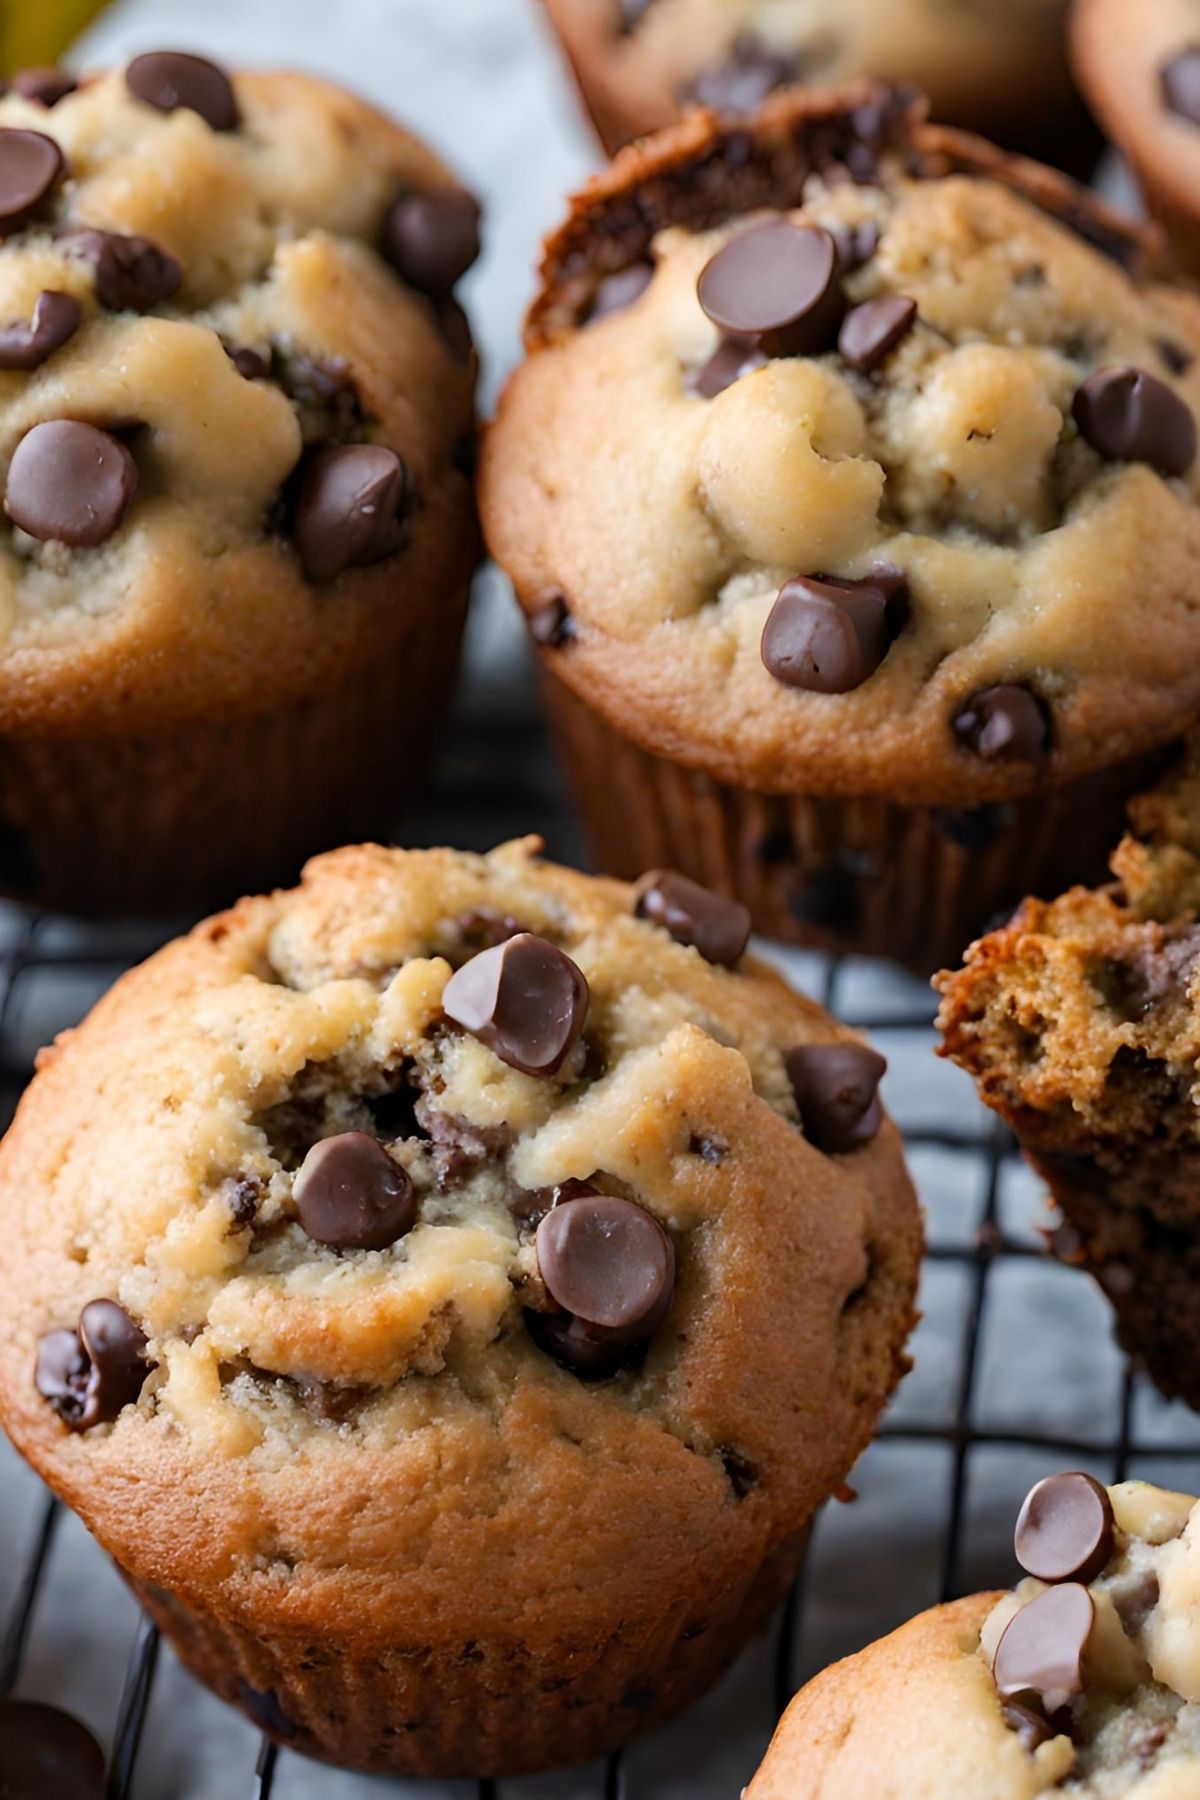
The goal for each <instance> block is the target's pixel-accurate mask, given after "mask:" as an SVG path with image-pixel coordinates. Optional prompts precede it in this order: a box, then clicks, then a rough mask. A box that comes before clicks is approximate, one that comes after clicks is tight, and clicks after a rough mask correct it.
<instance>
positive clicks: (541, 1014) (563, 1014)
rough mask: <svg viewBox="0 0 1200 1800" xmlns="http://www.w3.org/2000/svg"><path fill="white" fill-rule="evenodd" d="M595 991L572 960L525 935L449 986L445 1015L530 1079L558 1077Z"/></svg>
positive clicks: (476, 960)
mask: <svg viewBox="0 0 1200 1800" xmlns="http://www.w3.org/2000/svg"><path fill="white" fill-rule="evenodd" d="M588 1000H589V994H588V984H587V982H586V980H585V979H584V976H583V972H582V970H581V969H579V968H578V967H577V966H576V965H575V963H573V962H572V961H571V958H570V957H569V956H567V955H565V954H564V952H563V951H561V950H559V949H558V948H557V946H556V945H554V944H549V943H547V942H546V940H545V938H540V937H535V936H534V934H533V933H532V932H529V931H523V932H522V933H521V934H520V936H519V937H514V938H509V940H508V942H507V943H504V944H497V945H496V946H495V947H494V948H493V949H491V950H483V951H481V952H480V954H479V955H478V956H473V957H472V958H471V960H470V962H468V963H464V964H463V966H462V968H461V969H459V970H457V971H456V972H455V973H454V974H453V975H452V976H451V977H450V979H449V981H448V982H447V983H446V987H445V991H444V993H443V994H442V1010H443V1011H444V1013H445V1015H446V1017H447V1018H448V1019H450V1020H452V1021H453V1023H454V1024H456V1025H461V1026H462V1028H463V1030H464V1031H469V1032H470V1033H471V1035H472V1036H473V1037H476V1038H478V1039H479V1041H480V1043H481V1044H486V1045H487V1047H488V1049H489V1050H491V1051H493V1052H494V1053H495V1054H496V1055H497V1056H498V1057H499V1058H500V1060H501V1062H505V1063H507V1064H508V1065H509V1067H510V1068H513V1069H519V1070H520V1071H521V1072H522V1074H525V1075H553V1074H555V1073H556V1072H557V1070H558V1069H560V1068H561V1067H562V1064H563V1063H564V1061H565V1060H566V1058H567V1056H568V1054H569V1053H570V1051H571V1050H572V1049H573V1048H574V1046H575V1044H576V1042H577V1041H578V1038H579V1035H580V1033H581V1032H582V1030H583V1027H584V1022H585V1021H586V1019H587V1011H588Z"/></svg>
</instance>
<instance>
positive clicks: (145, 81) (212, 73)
mask: <svg viewBox="0 0 1200 1800" xmlns="http://www.w3.org/2000/svg"><path fill="white" fill-rule="evenodd" d="M125 85H126V87H127V88H128V89H129V91H130V93H131V94H132V95H133V97H134V99H135V100H144V101H145V102H146V105H147V106H153V107H157V109H158V111H159V112H164V113H172V112H176V111H178V109H179V108H180V107H181V106H183V107H186V108H187V109H188V111H189V112H194V113H199V115H200V117H201V118H202V119H203V120H204V122H205V124H206V125H211V126H212V128H213V130H214V131H232V130H233V129H234V127H235V126H236V125H237V123H238V106H237V101H236V99H235V98H234V93H233V84H232V83H231V81H230V79H229V77H228V75H226V73H225V71H224V69H219V68H218V67H217V65H216V63H211V62H208V61H207V60H206V59H205V58H204V57H203V56H189V55H188V54H187V53H186V52H185V51H183V50H151V51H148V52H147V53H146V55H144V56H135V57H134V59H133V61H132V62H131V63H130V65H129V67H128V68H127V69H126V71H125Z"/></svg>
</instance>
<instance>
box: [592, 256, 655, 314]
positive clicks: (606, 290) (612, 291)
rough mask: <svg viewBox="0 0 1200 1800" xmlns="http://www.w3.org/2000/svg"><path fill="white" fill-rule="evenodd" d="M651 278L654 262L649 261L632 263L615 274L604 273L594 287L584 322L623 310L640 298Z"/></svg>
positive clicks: (652, 278)
mask: <svg viewBox="0 0 1200 1800" xmlns="http://www.w3.org/2000/svg"><path fill="white" fill-rule="evenodd" d="M653 280H654V264H653V263H651V262H639V263H632V264H631V265H630V266H629V268H627V269H618V270H617V272H616V274H615V275H606V276H605V277H604V280H603V281H602V282H601V283H600V285H599V287H598V288H597V289H596V292H595V295H594V297H593V299H592V304H591V306H590V307H589V308H588V314H587V319H586V321H585V322H586V323H587V324H588V325H592V324H594V323H595V322H596V320H597V319H607V318H608V317H609V315H610V314H611V313H618V312H624V311H625V308H626V307H627V306H632V305H633V303H634V301H635V300H640V299H641V297H642V295H643V294H644V293H645V291H646V289H647V288H648V287H649V286H650V283H651V282H652V281H653Z"/></svg>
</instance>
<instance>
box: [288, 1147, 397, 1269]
mask: <svg viewBox="0 0 1200 1800" xmlns="http://www.w3.org/2000/svg"><path fill="white" fill-rule="evenodd" d="M292 1200H293V1203H294V1204H295V1208H296V1215H297V1217H298V1218H299V1220H300V1223H301V1225H302V1226H303V1227H304V1230H305V1231H306V1232H307V1233H308V1235H309V1237H310V1238H312V1239H313V1240H314V1241H315V1242H316V1243H318V1244H327V1245H328V1246H329V1248H330V1249H331V1250H386V1249H387V1247H388V1245H389V1244H394V1243H395V1242H396V1241H397V1239H398V1238H402V1237H404V1236H406V1235H407V1233H408V1232H410V1231H411V1230H412V1228H413V1225H414V1224H415V1223H416V1217H417V1200H416V1195H415V1193H414V1192H413V1184H412V1182H411V1181H410V1180H409V1178H408V1176H407V1175H406V1174H405V1172H404V1170H403V1169H402V1168H401V1167H400V1165H399V1164H398V1163H395V1162H393V1161H392V1159H391V1157H390V1156H389V1155H388V1153H387V1151H386V1150H385V1149H384V1147H383V1145H382V1144H379V1143H376V1141H375V1139H374V1138H372V1137H368V1136H367V1135H366V1133H365V1132H363V1131H344V1132H342V1133H341V1135H340V1136H339V1137H331V1138H322V1139H321V1141H320V1143H318V1144H314V1145H313V1147H312V1149H311V1150H310V1151H309V1152H308V1155H307V1156H306V1157H305V1158H304V1161H303V1162H302V1163H301V1165H300V1168H299V1170H298V1172H297V1174H296V1178H295V1181H294V1182H293V1184H292Z"/></svg>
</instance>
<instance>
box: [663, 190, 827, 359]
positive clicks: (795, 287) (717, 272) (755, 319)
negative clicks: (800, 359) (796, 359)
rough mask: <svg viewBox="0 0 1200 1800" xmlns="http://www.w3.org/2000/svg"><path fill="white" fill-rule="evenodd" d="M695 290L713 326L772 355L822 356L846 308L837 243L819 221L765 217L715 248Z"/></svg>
mask: <svg viewBox="0 0 1200 1800" xmlns="http://www.w3.org/2000/svg"><path fill="white" fill-rule="evenodd" d="M696 293H697V296H698V298H699V301H700V305H701V307H702V308H703V310H704V312H705V313H706V315H707V316H708V317H709V318H710V319H711V320H712V322H713V324H714V325H719V326H720V328H721V330H722V331H724V332H727V333H729V334H731V335H732V336H734V337H738V338H742V339H744V340H748V341H749V342H750V343H752V344H755V345H757V346H758V348H759V349H761V350H763V351H765V352H766V354H767V355H768V356H799V355H819V354H820V353H821V352H822V351H824V350H831V349H832V348H833V345H834V342H835V341H836V338H837V327H838V324H839V322H840V319H841V315H842V296H841V287H840V284H839V282H838V279H837V246H836V244H835V243H834V241H833V239H832V237H831V236H830V235H829V233H828V232H827V231H822V230H821V229H820V227H819V226H812V225H793V224H792V223H791V222H790V221H789V220H788V219H764V220H762V221H761V222H760V223H759V224H756V225H749V226H747V227H746V229H745V230H743V231H739V232H738V234H737V236H736V237H733V238H730V240H729V242H728V243H727V244H725V245H723V247H722V248H721V249H720V250H718V251H717V253H716V255H715V256H714V257H712V258H711V260H710V261H709V262H708V263H706V265H705V267H704V268H703V269H702V270H701V272H700V279H699V281H698V282H697V284H696Z"/></svg>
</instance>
